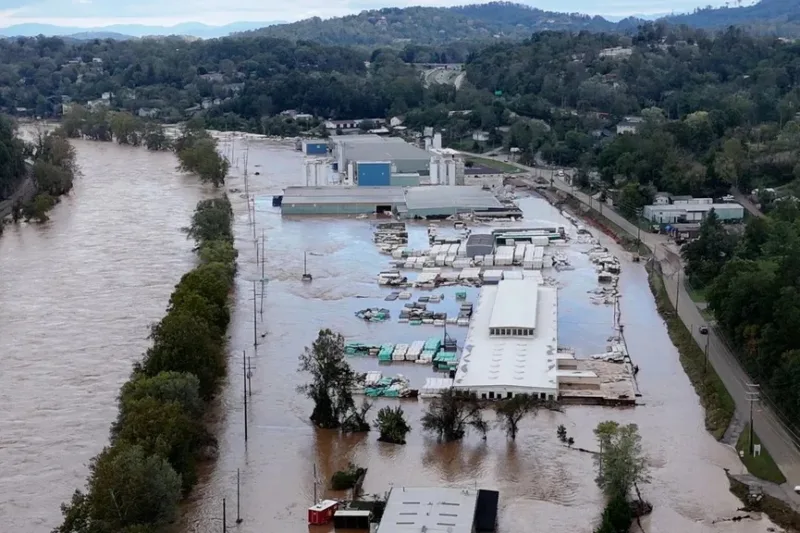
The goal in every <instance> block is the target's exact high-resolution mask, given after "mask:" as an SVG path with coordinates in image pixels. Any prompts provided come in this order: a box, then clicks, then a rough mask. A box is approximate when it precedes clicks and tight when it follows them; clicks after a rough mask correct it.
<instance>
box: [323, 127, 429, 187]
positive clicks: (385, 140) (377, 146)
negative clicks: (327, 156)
mask: <svg viewBox="0 0 800 533" xmlns="http://www.w3.org/2000/svg"><path fill="white" fill-rule="evenodd" d="M333 155H334V157H335V158H336V162H337V165H338V167H337V169H338V171H339V172H341V173H343V174H347V173H348V172H350V171H351V170H352V174H353V176H354V178H355V179H357V176H356V172H357V170H358V169H357V165H358V163H359V162H360V161H387V162H389V163H391V169H392V173H393V174H409V173H419V172H422V171H427V170H428V168H429V167H430V160H431V155H430V154H429V153H428V152H426V151H425V150H423V149H421V148H417V147H416V146H414V145H412V144H408V143H407V142H405V141H404V140H403V139H401V138H399V137H379V136H378V135H343V136H339V137H334V138H333ZM351 164H352V167H351Z"/></svg>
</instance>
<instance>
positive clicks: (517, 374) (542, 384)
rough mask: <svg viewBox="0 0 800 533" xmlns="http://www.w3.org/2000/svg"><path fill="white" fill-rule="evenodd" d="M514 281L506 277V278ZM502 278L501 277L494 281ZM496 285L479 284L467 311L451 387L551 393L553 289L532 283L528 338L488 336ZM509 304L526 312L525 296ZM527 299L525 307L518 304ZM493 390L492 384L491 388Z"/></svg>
mask: <svg viewBox="0 0 800 533" xmlns="http://www.w3.org/2000/svg"><path fill="white" fill-rule="evenodd" d="M513 282H516V283H518V281H515V280H512V283H513ZM503 283H507V282H506V281H501V282H500V284H503ZM499 290H500V285H499V284H498V285H484V286H483V287H482V288H481V293H480V298H479V300H478V303H477V305H476V306H475V311H474V313H473V315H472V322H471V323H470V328H469V333H468V334H467V340H466V342H465V343H464V350H463V352H462V354H461V359H460V361H459V363H458V369H457V371H456V377H455V381H454V383H453V386H454V388H456V389H464V390H475V389H480V388H482V389H485V390H492V387H497V388H513V389H516V390H520V391H531V392H534V391H537V392H549V391H552V393H553V394H555V393H556V392H557V388H558V387H557V383H556V366H557V365H556V356H557V350H558V292H557V289H555V288H552V287H542V286H540V287H539V288H538V297H537V301H536V303H535V305H536V317H537V320H536V328H535V331H534V335H533V336H532V337H501V336H490V335H489V322H490V320H491V316H492V310H493V309H494V304H495V301H496V299H497V295H498V292H499ZM518 296H519V297H518V300H519V302H518V303H517V304H515V305H516V306H517V308H518V309H522V311H523V312H532V311H533V310H532V309H530V308H529V307H528V306H530V305H531V303H532V302H531V301H530V300H527V301H526V300H525V299H524V296H522V295H519V294H518ZM526 302H527V306H525V305H524V304H525V303H526ZM495 390H497V389H495Z"/></svg>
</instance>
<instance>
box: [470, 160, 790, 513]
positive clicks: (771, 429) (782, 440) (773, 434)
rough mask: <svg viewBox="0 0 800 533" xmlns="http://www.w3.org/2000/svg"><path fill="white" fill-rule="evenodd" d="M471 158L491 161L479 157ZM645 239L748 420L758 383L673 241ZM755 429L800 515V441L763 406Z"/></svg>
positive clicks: (558, 184) (630, 228) (615, 216)
mask: <svg viewBox="0 0 800 533" xmlns="http://www.w3.org/2000/svg"><path fill="white" fill-rule="evenodd" d="M467 155H475V156H478V157H486V156H481V155H480V154H467ZM490 157H491V156H490ZM509 164H511V165H514V166H516V167H518V168H521V169H523V170H527V171H533V170H534V169H533V168H532V167H527V166H525V165H521V164H519V163H509ZM552 184H553V186H554V187H555V188H556V189H559V190H561V191H563V192H565V193H567V194H569V195H571V196H573V197H574V198H576V199H577V200H580V201H581V202H582V203H584V204H586V205H588V206H590V207H591V208H592V209H594V210H596V211H598V212H599V213H600V214H601V215H603V216H604V217H606V218H607V219H608V220H610V221H611V222H613V223H614V224H616V225H617V226H619V227H620V228H622V229H623V230H625V231H627V232H628V233H630V234H631V235H636V234H637V233H638V231H637V227H636V226H635V225H634V224H632V223H631V222H630V221H628V220H627V219H626V218H624V217H623V216H621V215H620V214H619V213H617V212H615V211H614V210H612V209H610V208H608V206H604V205H603V204H602V203H601V202H599V201H598V200H595V199H594V198H592V197H591V196H590V195H588V194H586V193H584V192H581V191H579V190H575V189H574V188H573V187H572V186H571V185H570V184H568V183H566V182H565V181H564V180H563V177H559V176H556V175H554V176H553V180H552ZM640 235H641V240H642V242H643V243H644V244H645V245H647V247H649V248H650V249H651V250H653V253H654V256H655V258H656V260H657V261H659V262H660V263H661V266H662V269H663V272H664V285H665V287H666V289H667V294H668V295H669V299H670V301H671V302H672V305H673V306H675V304H676V300H677V306H676V307H677V310H678V316H679V317H680V319H681V321H682V322H683V323H684V325H686V327H687V328H688V329H689V330H690V331H691V332H692V336H693V337H694V339H695V341H696V342H697V344H698V345H699V346H701V347H705V343H706V335H702V334H701V333H700V327H701V326H705V327H707V328H708V334H707V335H708V343H709V345H708V360H709V362H710V363H711V366H712V367H713V368H714V370H715V371H716V372H717V374H718V375H719V376H720V378H721V379H722V382H723V383H724V385H725V388H726V389H727V390H728V392H729V393H730V394H731V396H732V397H733V400H734V402H735V403H736V410H737V414H736V415H735V416H738V417H744V416H749V411H750V403H749V401H748V392H750V390H751V389H750V387H748V386H747V385H748V384H750V383H753V381H752V380H751V379H750V378H749V377H748V375H747V373H746V372H745V371H744V369H742V367H741V365H740V364H739V361H738V360H737V359H736V357H735V356H734V355H733V353H732V352H731V350H730V349H729V348H728V346H727V345H726V343H725V341H724V340H723V339H721V338H720V336H719V335H717V333H716V330H715V328H714V325H713V324H712V323H710V322H709V321H707V320H706V319H705V317H704V316H703V315H702V314H701V313H700V309H698V307H697V304H695V303H694V301H692V299H691V298H690V297H689V293H688V292H687V290H686V286H685V284H684V282H683V264H682V260H681V258H680V256H679V255H678V254H677V253H675V252H674V251H672V250H670V249H669V247H668V246H667V244H668V242H669V240H668V238H667V237H666V236H665V235H660V234H655V233H648V232H645V231H642V232H641V234H640ZM753 427H754V429H755V432H756V433H757V434H758V437H759V438H760V439H761V443H762V444H763V445H764V446H765V447H766V449H767V450H769V453H770V455H772V458H773V459H774V460H775V463H777V465H778V467H779V468H780V469H781V472H783V475H784V476H785V477H786V480H787V481H786V483H784V484H783V485H781V488H782V489H783V492H784V493H785V494H786V500H787V501H788V502H791V504H792V505H793V506H794V507H795V509H798V510H800V495H798V494H797V493H795V492H794V487H795V486H798V485H800V450H798V448H797V445H796V444H795V442H797V441H798V440H800V438H798V439H797V440H796V439H795V438H794V437H795V435H793V433H792V430H791V429H789V428H787V427H786V425H785V424H783V422H781V420H780V418H779V417H778V416H777V415H776V414H775V413H774V412H773V411H772V409H770V407H769V406H768V405H766V404H764V403H760V404H758V405H757V407H756V408H755V410H754V412H753Z"/></svg>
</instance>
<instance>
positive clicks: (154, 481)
mask: <svg viewBox="0 0 800 533" xmlns="http://www.w3.org/2000/svg"><path fill="white" fill-rule="evenodd" d="M180 495H181V478H180V475H178V474H177V473H176V472H175V470H173V469H172V467H171V466H170V465H169V463H168V462H167V461H166V460H165V459H163V458H162V457H159V456H157V455H148V454H147V453H145V451H144V450H143V448H142V447H141V446H134V445H130V444H128V443H124V442H121V443H119V444H117V445H115V446H112V447H110V448H106V449H105V450H103V452H102V453H100V455H98V456H97V457H96V458H95V459H94V460H93V461H92V464H91V466H90V475H89V481H88V483H87V492H86V493H85V494H84V493H81V492H79V491H77V492H76V493H75V494H74V495H73V497H72V500H71V501H70V503H69V504H65V505H63V506H62V513H63V515H64V522H63V523H62V524H61V526H59V527H57V528H56V529H55V530H54V533H113V532H119V531H129V532H134V531H143V530H144V531H149V530H151V528H152V529H157V528H159V527H163V526H165V525H167V524H168V523H170V522H171V521H172V520H173V519H174V518H175V517H176V516H177V511H178V501H179V499H180ZM129 528H130V529H129ZM143 528H144V529H143Z"/></svg>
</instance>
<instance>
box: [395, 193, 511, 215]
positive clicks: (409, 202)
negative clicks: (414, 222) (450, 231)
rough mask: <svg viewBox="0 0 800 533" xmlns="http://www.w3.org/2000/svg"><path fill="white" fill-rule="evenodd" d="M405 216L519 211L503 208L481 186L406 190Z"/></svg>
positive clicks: (498, 201) (509, 207)
mask: <svg viewBox="0 0 800 533" xmlns="http://www.w3.org/2000/svg"><path fill="white" fill-rule="evenodd" d="M405 207H406V209H405V213H403V210H401V213H400V214H401V215H404V214H405V215H407V216H408V217H409V218H437V217H448V216H451V215H457V214H459V213H476V214H482V213H483V214H489V213H492V212H505V211H507V210H513V209H517V210H518V208H512V207H511V206H504V205H503V204H502V203H500V200H498V199H497V198H496V197H495V196H494V195H493V194H492V193H491V192H489V191H485V190H483V189H481V188H480V187H412V188H409V189H407V190H406V206H405Z"/></svg>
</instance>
